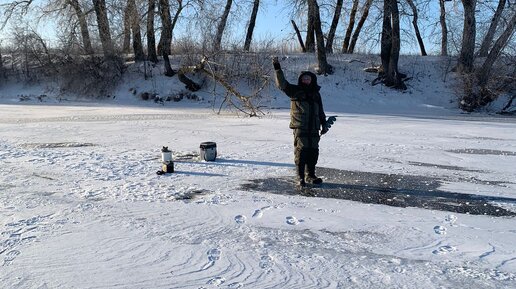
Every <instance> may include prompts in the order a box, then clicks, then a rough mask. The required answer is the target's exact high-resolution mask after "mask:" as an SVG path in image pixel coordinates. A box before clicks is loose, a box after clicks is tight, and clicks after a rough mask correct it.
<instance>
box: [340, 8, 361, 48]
mask: <svg viewBox="0 0 516 289" xmlns="http://www.w3.org/2000/svg"><path fill="white" fill-rule="evenodd" d="M358 2H359V1H358V0H353V7H351V13H350V14H349V23H348V28H347V29H346V36H344V43H343V45H342V53H350V52H348V51H349V41H350V40H351V33H352V32H353V28H354V27H355V18H356V14H357V10H358Z"/></svg>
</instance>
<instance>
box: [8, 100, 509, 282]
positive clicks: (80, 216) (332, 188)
mask: <svg viewBox="0 0 516 289" xmlns="http://www.w3.org/2000/svg"><path fill="white" fill-rule="evenodd" d="M0 110H1V111H2V115H1V116H0V164H1V167H0V215H1V216H2V217H1V218H0V284H2V285H1V286H2V287H5V288H194V289H199V288H411V287H413V286H414V284H417V287H419V288H457V287H461V288H493V289H494V288H497V289H498V288H514V284H516V248H515V247H514V244H515V243H516V230H515V228H514V222H515V219H514V217H513V215H514V214H515V213H516V206H515V203H514V199H515V198H516V196H515V195H514V192H515V189H516V185H515V182H514V180H515V179H516V175H515V172H514V164H515V162H516V159H515V156H514V155H512V154H511V153H509V152H515V150H514V148H515V147H516V138H515V137H514V131H516V123H515V122H514V121H512V120H507V119H501V118H497V117H487V120H485V118H486V117H483V118H481V119H475V117H474V116H462V115H455V116H454V117H450V118H448V117H433V116H429V117H424V116H418V117H411V116H384V115H374V114H341V115H342V117H340V118H339V122H338V123H336V124H335V125H334V126H333V127H332V129H331V130H330V132H329V133H328V134H327V135H325V136H324V137H323V138H322V140H321V156H320V160H319V165H321V168H318V170H317V172H318V173H319V174H320V175H321V176H322V177H323V179H324V180H325V183H324V184H323V185H322V186H321V187H320V188H313V189H312V192H314V194H310V195H302V194H300V193H299V192H298V191H296V190H295V188H294V185H293V184H294V183H293V175H294V167H293V155H292V135H291V131H290V130H289V129H288V119H289V117H288V111H286V110H278V111H275V112H274V113H271V114H270V115H267V116H265V117H263V118H238V117H234V116H224V115H215V114H212V113H210V111H209V110H203V109H193V108H191V109H186V108H182V109H173V108H159V109H155V108H138V107H134V106H128V107H112V106H102V105H91V106H88V105H84V104H81V105H77V106H71V105H64V104H56V105H52V106H50V105H49V106H31V105H13V104H11V105H0ZM28 112H30V113H28ZM479 130H480V131H482V132H483V134H484V135H485V138H484V139H479V138H477V137H476V135H477V132H478V131H479ZM205 141H214V142H216V143H217V149H218V156H217V160H216V161H215V162H205V161H201V160H199V158H198V152H199V144H200V143H201V142H205ZM162 146H168V147H169V148H170V149H171V150H172V151H173V158H174V161H175V172H174V173H172V174H164V175H158V174H156V171H157V170H159V169H160V167H161V159H160V149H161V147H162ZM493 148H495V149H496V151H495V150H494V149H493ZM487 149H492V150H489V151H486V150H487ZM500 152H501V153H500ZM253 180H254V181H253ZM337 193H338V194H340V195H337ZM342 195H347V196H348V197H342ZM350 195H351V196H357V198H354V197H349V196H350ZM358 197H360V198H358ZM368 197H370V198H380V199H382V202H378V201H365V200H364V199H368ZM419 197H423V198H424V199H425V201H426V202H427V204H428V206H426V207H425V206H417V205H412V204H414V203H417V202H418V200H419V201H420V200H421V199H418V198H419ZM389 199H390V201H389ZM456 200H458V203H461V204H464V205H462V206H461V207H464V208H466V209H471V208H476V207H478V206H481V207H482V210H484V211H478V212H479V214H476V213H477V211H470V212H468V211H467V210H455V209H454V210H452V209H450V208H455V207H457V206H458V205H457V204H458V203H457V202H455V201H456ZM468 202H469V204H466V203H468ZM478 202H481V203H482V204H481V205H480V203H478ZM394 203H396V204H405V205H400V206H395V205H392V204H394ZM434 204H441V206H445V207H444V209H442V208H440V207H434ZM484 204H486V205H485V206H484ZM479 210H480V209H479ZM485 210H488V211H487V212H488V214H487V215H484V214H483V212H486V211H485ZM493 210H494V211H493ZM496 210H498V212H497V211H496ZM493 212H494V213H493ZM468 213H469V214H468ZM496 213H498V214H496Z"/></svg>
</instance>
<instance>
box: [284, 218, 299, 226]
mask: <svg viewBox="0 0 516 289" xmlns="http://www.w3.org/2000/svg"><path fill="white" fill-rule="evenodd" d="M287 224H289V225H294V226H295V225H297V224H299V221H298V220H297V219H296V217H293V216H288V217H287Z"/></svg>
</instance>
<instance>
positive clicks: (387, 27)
mask: <svg viewBox="0 0 516 289" xmlns="http://www.w3.org/2000/svg"><path fill="white" fill-rule="evenodd" d="M383 3H384V4H383V5H384V8H383V9H384V12H383V13H384V14H383V26H382V27H383V29H382V40H381V58H382V69H381V72H380V76H379V77H381V78H383V82H384V84H385V85H386V86H389V87H393V88H396V89H406V86H405V84H404V83H403V80H402V77H401V75H400V73H399V71H398V59H399V55H400V19H399V10H398V2H397V1H396V0H384V1H383Z"/></svg>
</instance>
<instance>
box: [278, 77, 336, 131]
mask: <svg viewBox="0 0 516 289" xmlns="http://www.w3.org/2000/svg"><path fill="white" fill-rule="evenodd" d="M303 75H309V76H310V77H312V82H311V84H310V85H309V86H305V85H303V84H302V83H301V77H302V76H303ZM276 85H277V86H278V88H279V89H281V90H282V91H283V92H284V93H285V94H286V95H287V96H288V97H289V98H290V125H289V126H290V128H291V129H299V130H302V131H305V132H308V133H310V134H318V132H319V129H320V128H321V125H322V124H324V123H325V121H326V115H325V114H324V110H323V105H322V100H321V94H319V90H320V89H321V87H320V86H319V85H317V76H316V75H315V74H313V73H312V72H309V71H303V72H302V73H301V74H300V75H299V78H298V84H297V85H293V84H290V83H289V82H288V81H287V80H286V79H285V76H284V75H283V71H282V70H281V69H279V70H276Z"/></svg>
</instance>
